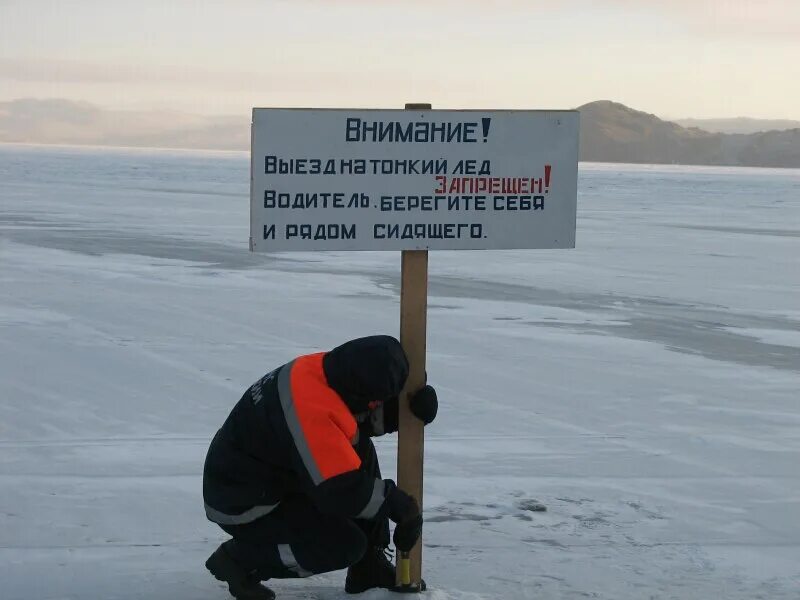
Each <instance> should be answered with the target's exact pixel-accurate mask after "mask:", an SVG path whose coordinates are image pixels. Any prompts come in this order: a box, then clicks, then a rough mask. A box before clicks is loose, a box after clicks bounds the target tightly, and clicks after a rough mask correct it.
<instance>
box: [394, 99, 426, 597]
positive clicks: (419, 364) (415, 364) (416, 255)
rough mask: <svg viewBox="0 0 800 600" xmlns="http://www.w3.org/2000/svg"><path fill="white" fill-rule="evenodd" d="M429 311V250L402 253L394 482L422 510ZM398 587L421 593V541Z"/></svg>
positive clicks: (401, 569) (402, 567)
mask: <svg viewBox="0 0 800 600" xmlns="http://www.w3.org/2000/svg"><path fill="white" fill-rule="evenodd" d="M430 108H431V105H430V104H406V110H430ZM427 312H428V251H427V250H403V256H402V275H401V287H400V343H401V344H402V346H403V349H404V350H405V352H406V355H407V356H408V362H409V366H410V369H409V374H408V382H407V383H406V387H405V389H404V390H403V392H402V394H401V396H400V415H399V416H400V418H399V422H398V426H399V430H398V442H397V483H398V486H399V487H400V489H402V490H403V491H405V492H407V493H409V494H411V495H412V496H414V498H416V500H417V502H418V503H419V508H420V510H422V461H423V456H424V447H425V446H424V441H425V436H424V425H423V423H422V421H420V420H419V419H417V418H416V417H415V416H414V415H413V414H411V410H410V409H409V407H408V399H409V396H410V394H412V393H414V392H416V391H417V390H419V389H420V388H422V387H423V386H424V385H425V345H426V328H427ZM397 567H398V568H397V584H398V586H400V587H403V588H406V590H407V591H422V587H421V582H422V540H420V541H419V542H417V545H416V546H415V547H414V549H413V550H412V551H411V552H410V553H409V555H408V556H407V557H406V556H400V553H398V558H397Z"/></svg>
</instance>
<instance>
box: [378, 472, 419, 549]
mask: <svg viewBox="0 0 800 600" xmlns="http://www.w3.org/2000/svg"><path fill="white" fill-rule="evenodd" d="M385 482H386V500H385V501H384V506H385V507H386V515H387V516H388V517H389V518H390V519H391V520H392V521H394V522H395V523H397V527H395V528H394V536H393V538H392V539H393V540H394V545H395V548H397V549H398V550H399V551H400V552H409V551H410V550H411V549H412V548H413V547H414V544H416V543H417V540H418V539H419V536H420V535H422V515H421V514H419V504H417V501H416V500H414V498H413V497H412V496H409V495H408V494H406V493H405V492H404V491H403V490H401V489H400V488H398V487H397V486H396V485H395V483H394V481H392V480H391V479H386V480H385Z"/></svg>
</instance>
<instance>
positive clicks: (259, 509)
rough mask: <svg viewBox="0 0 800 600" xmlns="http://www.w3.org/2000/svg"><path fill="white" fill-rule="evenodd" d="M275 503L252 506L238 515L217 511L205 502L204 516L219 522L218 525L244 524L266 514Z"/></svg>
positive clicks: (271, 509)
mask: <svg viewBox="0 0 800 600" xmlns="http://www.w3.org/2000/svg"><path fill="white" fill-rule="evenodd" d="M277 506H278V505H277V504H268V505H264V506H254V507H253V508H251V509H249V510H246V511H244V512H243V513H241V514H238V515H229V514H226V513H224V512H220V511H218V510H217V509H216V508H214V507H212V506H209V505H208V504H206V516H207V517H208V520H209V521H213V522H214V523H219V524H220V525H244V524H245V523H252V522H253V521H255V520H256V519H260V518H261V517H263V516H265V515H268V514H269V513H271V512H272V511H273V510H275V508H276V507H277Z"/></svg>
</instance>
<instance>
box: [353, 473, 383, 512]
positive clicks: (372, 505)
mask: <svg viewBox="0 0 800 600" xmlns="http://www.w3.org/2000/svg"><path fill="white" fill-rule="evenodd" d="M385 493H386V484H385V483H384V482H383V479H376V480H375V485H374V486H373V488H372V496H370V498H369V502H367V505H366V506H365V507H364V510H362V511H361V512H360V513H358V515H357V516H356V519H372V518H374V517H375V515H377V514H378V511H379V510H380V509H381V506H383V501H384V500H386V496H385V495H384V494H385Z"/></svg>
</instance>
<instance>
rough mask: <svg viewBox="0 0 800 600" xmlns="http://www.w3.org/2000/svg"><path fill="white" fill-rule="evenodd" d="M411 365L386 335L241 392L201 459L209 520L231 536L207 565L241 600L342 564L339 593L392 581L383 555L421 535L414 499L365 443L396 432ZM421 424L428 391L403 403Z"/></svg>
mask: <svg viewBox="0 0 800 600" xmlns="http://www.w3.org/2000/svg"><path fill="white" fill-rule="evenodd" d="M407 377H408V359H407V358H406V355H405V353H404V352H403V349H402V347H401V346H400V343H399V342H398V341H397V340H396V339H394V338H392V337H389V336H372V337H366V338H359V339H356V340H352V341H350V342H347V343H345V344H343V345H341V346H339V347H337V348H335V349H333V350H331V351H330V352H321V353H318V354H310V355H306V356H300V357H298V358H296V359H295V360H293V361H292V362H290V363H288V364H285V365H283V366H281V367H279V368H277V369H275V370H274V371H272V372H271V373H268V374H267V375H265V376H264V377H262V378H261V379H260V380H259V381H257V382H256V383H255V384H253V385H252V386H251V387H250V388H249V389H248V390H247V391H246V392H245V393H244V395H243V396H242V398H241V400H239V402H238V403H237V404H236V406H235V407H234V408H233V410H232V411H231V413H230V415H229V416H228V419H227V420H226V421H225V423H224V425H223V426H222V428H221V429H220V430H219V431H218V432H217V434H216V436H215V437H214V439H213V441H212V442H211V447H210V448H209V450H208V455H207V457H206V462H205V469H204V473H203V496H204V500H205V507H206V515H207V517H208V518H209V520H211V521H213V522H215V523H217V524H219V526H220V527H221V528H222V529H224V530H225V531H226V532H227V533H228V534H230V535H231V536H232V539H230V540H228V541H227V542H224V543H223V544H222V545H221V546H220V547H219V548H217V550H216V551H215V552H214V553H213V554H212V555H211V556H210V557H209V559H208V560H207V561H206V567H207V568H208V570H209V571H211V573H212V574H213V575H214V577H216V578H217V579H219V580H220V581H224V582H226V583H227V584H228V589H229V590H230V592H231V594H232V595H233V596H235V597H236V598H238V599H239V600H245V599H247V600H271V599H272V598H274V597H275V594H274V593H273V592H272V590H270V589H269V588H267V587H265V586H264V585H262V584H261V582H262V581H266V580H268V579H281V578H290V577H291V578H294V577H308V576H311V575H314V574H317V573H325V572H328V571H335V570H338V569H344V568H347V569H348V570H347V579H346V583H345V590H346V591H347V592H350V593H359V592H363V591H366V590H368V589H371V588H388V587H392V586H394V584H395V570H394V566H393V565H392V563H391V562H390V560H389V559H388V558H387V556H386V550H387V548H388V546H389V520H391V521H393V522H394V523H396V524H397V525H396V526H395V530H394V537H393V539H394V544H395V547H396V548H397V549H398V550H399V551H402V552H406V551H409V550H411V548H412V547H413V546H414V545H415V544H416V542H417V540H418V539H419V536H420V535H421V533H422V515H420V511H419V507H418V505H417V502H416V501H415V500H414V499H413V498H412V497H411V496H409V495H408V494H406V493H405V492H403V491H402V490H400V489H398V487H397V486H396V485H395V483H394V482H393V481H392V480H391V479H383V478H382V477H381V471H380V467H379V465H378V457H377V455H376V453H375V446H374V445H373V443H372V440H371V439H370V438H371V437H373V436H378V435H383V434H385V433H391V432H394V431H397V423H398V394H399V393H400V391H401V390H402V389H403V386H404V385H405V382H406V378H407ZM410 407H411V411H412V412H413V413H414V414H415V415H416V416H417V418H419V419H421V420H422V421H424V422H425V423H426V424H427V423H430V422H431V421H433V419H434V417H435V416H436V412H437V409H438V401H437V398H436V392H435V391H434V389H433V388H432V387H431V386H425V387H424V388H423V389H422V390H420V391H419V392H417V393H416V394H415V395H414V396H413V397H412V398H411V402H410Z"/></svg>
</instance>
